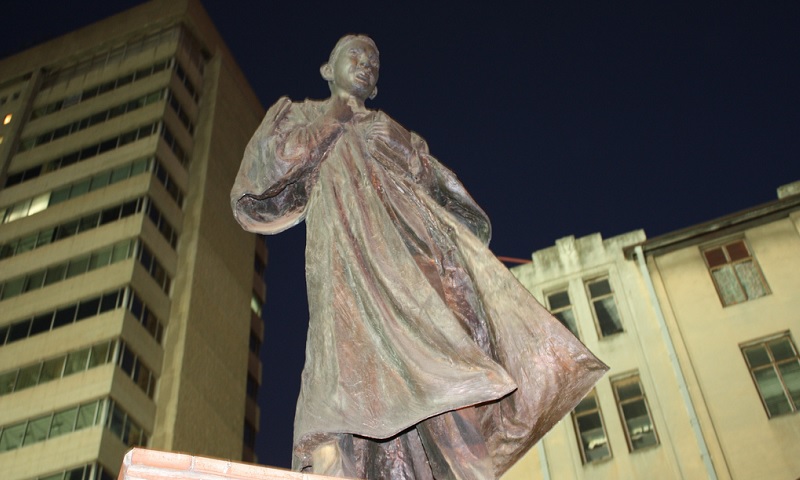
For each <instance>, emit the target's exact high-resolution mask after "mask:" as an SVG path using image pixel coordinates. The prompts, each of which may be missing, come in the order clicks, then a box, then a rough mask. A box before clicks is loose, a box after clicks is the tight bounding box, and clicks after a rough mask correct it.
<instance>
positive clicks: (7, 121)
mask: <svg viewBox="0 0 800 480" xmlns="http://www.w3.org/2000/svg"><path fill="white" fill-rule="evenodd" d="M11 117H12V115H11V114H10V113H7V114H6V116H5V118H3V125H8V124H9V123H11Z"/></svg>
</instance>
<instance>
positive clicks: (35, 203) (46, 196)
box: [28, 192, 50, 215]
mask: <svg viewBox="0 0 800 480" xmlns="http://www.w3.org/2000/svg"><path fill="white" fill-rule="evenodd" d="M49 204H50V192H47V193H43V194H41V195H37V196H36V197H34V198H33V200H31V208H30V209H29V210H28V215H33V214H34V213H39V212H41V211H42V210H44V209H46V208H47V206H48V205H49Z"/></svg>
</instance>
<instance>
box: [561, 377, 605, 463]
mask: <svg viewBox="0 0 800 480" xmlns="http://www.w3.org/2000/svg"><path fill="white" fill-rule="evenodd" d="M588 398H594V404H595V407H594V409H587V410H586V411H583V412H580V413H578V412H577V409H578V407H579V406H580V405H581V403H583V402H584V401H585V400H586V399H588ZM593 414H597V416H598V418H599V419H600V427H601V428H602V430H603V435H604V436H605V439H606V448H607V450H608V455H606V456H604V457H602V458H596V459H593V460H590V459H589V458H588V454H587V453H586V450H585V449H584V446H583V435H582V434H581V429H580V426H579V425H578V419H579V417H588V416H589V415H593ZM570 417H571V418H572V427H573V429H574V432H575V440H576V441H577V443H578V450H579V451H580V454H581V462H582V463H583V465H588V464H592V463H599V462H603V461H606V460H609V459H612V458H614V452H613V450H612V449H611V442H610V441H609V438H608V430H607V429H606V421H605V419H604V418H603V410H602V408H601V407H600V399H599V398H598V395H597V389H596V388H593V389H592V390H591V391H590V392H589V393H587V394H586V396H585V397H583V399H581V401H580V403H578V405H576V406H575V408H574V409H573V410H572V412H571V414H570Z"/></svg>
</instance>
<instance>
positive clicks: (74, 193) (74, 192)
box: [69, 178, 91, 198]
mask: <svg viewBox="0 0 800 480" xmlns="http://www.w3.org/2000/svg"><path fill="white" fill-rule="evenodd" d="M90 184H91V179H90V178H87V179H86V180H84V181H82V182H80V183H76V184H75V185H73V186H72V188H71V189H70V192H69V198H75V197H79V196H81V195H83V194H84V193H87V192H88V191H89V185H90Z"/></svg>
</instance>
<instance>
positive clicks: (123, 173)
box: [111, 165, 131, 183]
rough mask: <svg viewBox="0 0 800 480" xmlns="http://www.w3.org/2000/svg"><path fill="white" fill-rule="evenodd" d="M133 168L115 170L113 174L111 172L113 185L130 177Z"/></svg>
mask: <svg viewBox="0 0 800 480" xmlns="http://www.w3.org/2000/svg"><path fill="white" fill-rule="evenodd" d="M130 173H131V167H130V165H124V166H122V167H119V168H115V169H114V171H113V172H111V183H116V182H119V181H121V180H125V179H126V178H128V177H129V176H130Z"/></svg>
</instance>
